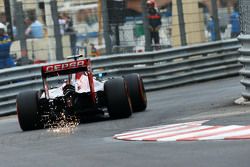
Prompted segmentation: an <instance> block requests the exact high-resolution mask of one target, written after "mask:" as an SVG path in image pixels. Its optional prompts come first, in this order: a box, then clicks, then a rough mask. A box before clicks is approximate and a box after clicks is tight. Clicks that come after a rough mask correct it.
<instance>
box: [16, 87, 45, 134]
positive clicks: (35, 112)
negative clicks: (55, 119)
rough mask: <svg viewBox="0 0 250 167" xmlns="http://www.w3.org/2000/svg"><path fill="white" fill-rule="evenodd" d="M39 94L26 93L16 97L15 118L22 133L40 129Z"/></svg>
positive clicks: (34, 92)
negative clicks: (16, 117)
mask: <svg viewBox="0 0 250 167" xmlns="http://www.w3.org/2000/svg"><path fill="white" fill-rule="evenodd" d="M38 96H39V92H38V91H27V92H22V93H19V94H18V95H17V99H16V107H17V116H18V121H19V125H20V127H21V129H22V130H23V131H28V130H35V129H41V128H42V126H41V122H40V121H41V120H40V115H39V103H38V102H39V97H38Z"/></svg>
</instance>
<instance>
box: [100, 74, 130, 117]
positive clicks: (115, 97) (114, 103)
mask: <svg viewBox="0 0 250 167" xmlns="http://www.w3.org/2000/svg"><path fill="white" fill-rule="evenodd" d="M104 92H105V95H106V100H107V108H108V112H109V116H110V118H114V119H117V118H128V117H130V116H131V115H132V105H131V101H130V97H129V95H128V91H127V86H126V83H125V82H124V79H123V78H115V79H111V80H108V81H106V82H105V84H104Z"/></svg>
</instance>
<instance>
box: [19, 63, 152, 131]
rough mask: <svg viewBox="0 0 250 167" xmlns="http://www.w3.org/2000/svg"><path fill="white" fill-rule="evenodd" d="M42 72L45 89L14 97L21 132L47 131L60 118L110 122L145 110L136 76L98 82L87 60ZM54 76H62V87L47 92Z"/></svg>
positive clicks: (143, 98) (46, 67) (141, 89)
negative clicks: (97, 117)
mask: <svg viewBox="0 0 250 167" xmlns="http://www.w3.org/2000/svg"><path fill="white" fill-rule="evenodd" d="M41 71H42V79H43V85H44V88H43V89H41V90H39V91H33V90H32V91H26V92H22V93H19V94H18V95H17V100H16V104H17V105H16V106H17V116H18V120H19V124H20V127H21V129H22V130H23V131H27V130H35V129H41V128H46V125H47V123H48V122H54V121H58V120H60V119H62V118H63V119H65V118H66V119H67V118H69V119H72V117H74V118H81V117H85V116H86V117H87V116H89V115H99V114H104V115H108V116H109V117H110V118H112V119H117V118H128V117H130V116H131V114H132V113H133V112H137V111H143V110H145V109H146V107H147V97H146V93H145V90H144V86H143V82H142V79H141V77H140V76H139V75H138V74H129V75H125V76H123V77H119V78H111V79H107V80H97V79H96V78H95V77H93V73H92V69H91V63H90V59H83V60H80V59H79V60H77V59H75V60H74V61H69V62H66V63H60V64H52V65H45V66H42V69H41ZM55 76H57V77H62V76H64V80H63V83H61V84H60V85H57V86H56V87H53V88H49V84H48V83H49V81H48V80H49V79H51V77H54V78H55ZM65 78H66V79H65Z"/></svg>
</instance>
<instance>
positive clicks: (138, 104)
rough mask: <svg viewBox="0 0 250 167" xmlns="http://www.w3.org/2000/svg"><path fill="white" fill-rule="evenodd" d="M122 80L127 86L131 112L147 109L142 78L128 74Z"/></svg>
mask: <svg viewBox="0 0 250 167" xmlns="http://www.w3.org/2000/svg"><path fill="white" fill-rule="evenodd" d="M124 79H125V82H126V83H127V85H128V92H129V94H130V98H131V102H132V108H133V111H134V112H139V111H144V110H145V109H146V108H147V96H146V91H145V89H144V85H143V81H142V78H141V77H140V75H139V74H129V75H125V76H124Z"/></svg>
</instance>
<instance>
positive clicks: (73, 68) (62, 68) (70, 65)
mask: <svg viewBox="0 0 250 167" xmlns="http://www.w3.org/2000/svg"><path fill="white" fill-rule="evenodd" d="M89 67H90V59H84V60H75V61H71V62H65V63H58V64H52V65H46V66H42V69H41V71H42V77H43V78H48V77H53V76H58V75H67V74H73V73H77V72H83V71H89V70H90V68H89Z"/></svg>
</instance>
